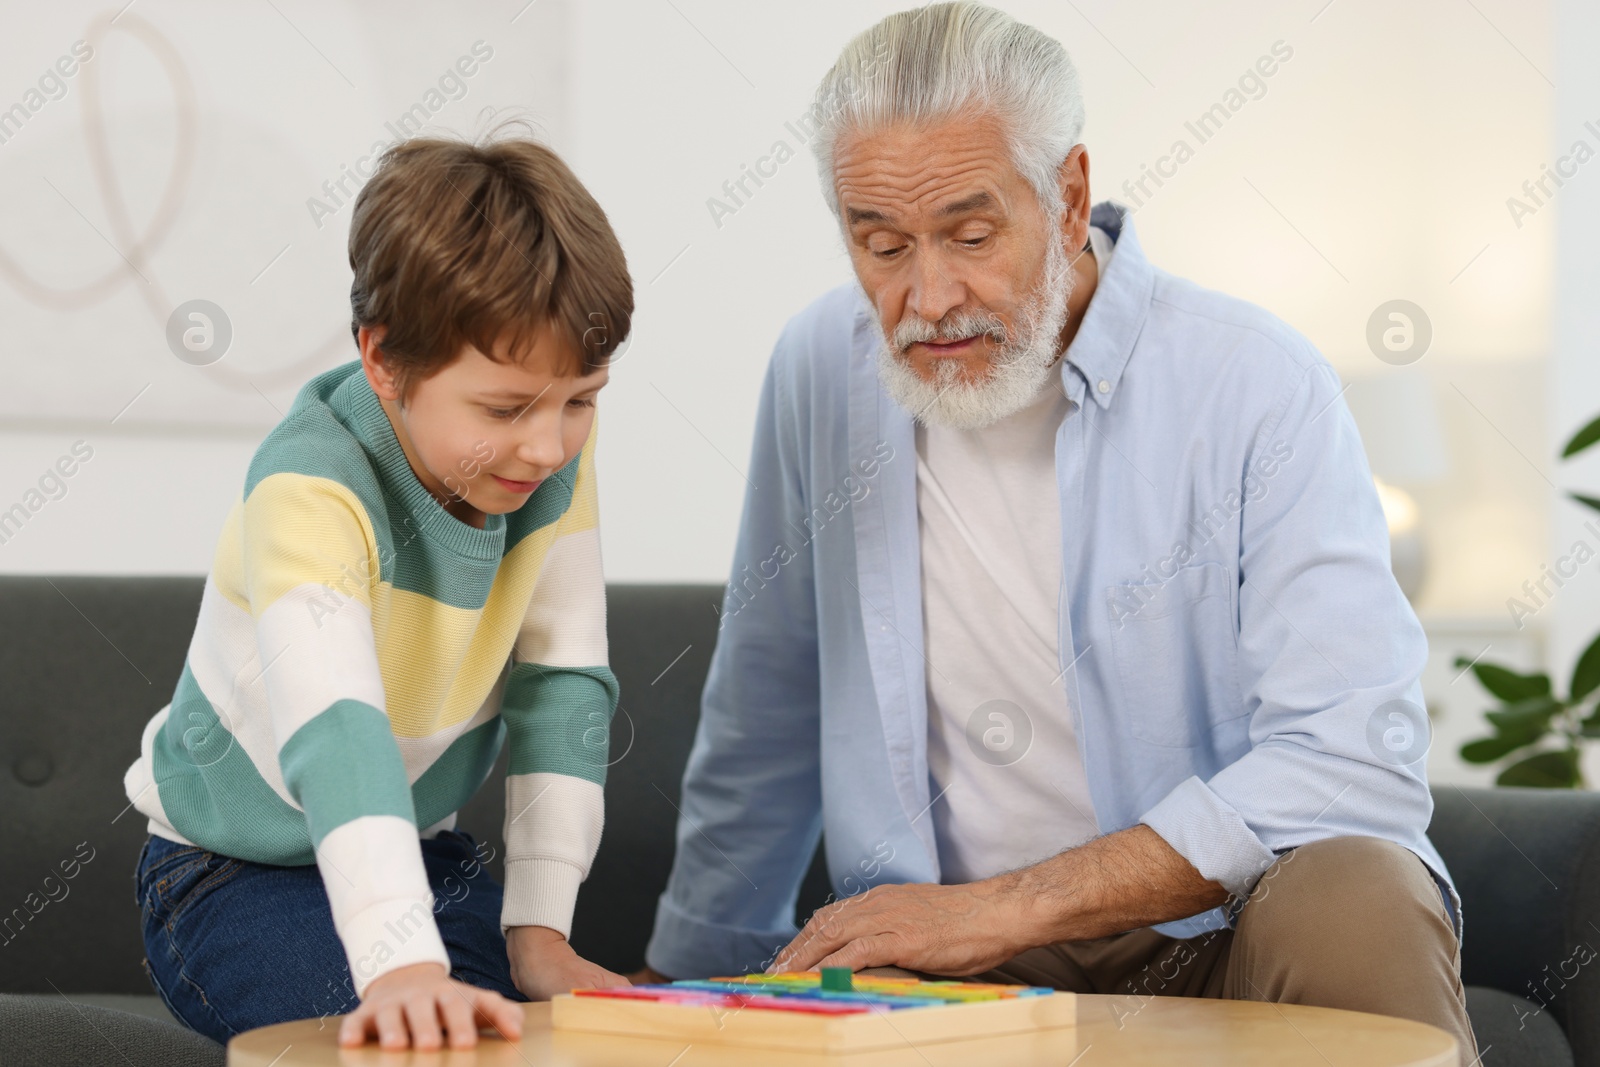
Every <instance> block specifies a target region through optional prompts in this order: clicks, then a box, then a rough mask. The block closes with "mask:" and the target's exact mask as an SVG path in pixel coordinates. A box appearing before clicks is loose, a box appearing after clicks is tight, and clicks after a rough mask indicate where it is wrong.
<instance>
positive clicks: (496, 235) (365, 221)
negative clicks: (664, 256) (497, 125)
mask: <svg viewBox="0 0 1600 1067" xmlns="http://www.w3.org/2000/svg"><path fill="white" fill-rule="evenodd" d="M350 269H351V270H352V271H354V272H355V280H354V281H353V282H352V283H351V285H350V311H351V320H350V332H351V334H352V335H358V334H359V330H360V328H361V327H362V326H369V327H375V326H383V327H385V332H384V335H383V344H382V349H383V354H384V356H385V357H386V359H387V360H388V361H389V363H390V364H391V365H392V366H393V367H394V369H395V371H396V374H397V376H398V379H399V383H400V389H401V398H402V400H403V399H405V398H406V397H407V396H409V394H410V391H411V389H412V388H413V387H414V386H415V385H416V384H417V383H418V382H420V381H423V380H425V379H427V378H428V377H429V376H431V375H432V374H434V373H435V372H437V371H439V370H442V369H443V368H444V367H445V366H447V365H448V364H449V363H451V362H452V361H454V360H455V358H456V356H457V355H458V354H459V353H460V352H461V349H462V347H463V345H467V344H470V345H472V346H473V347H474V348H476V349H478V351H480V352H482V353H483V354H484V355H485V356H487V357H488V358H490V359H493V360H495V361H496V362H506V361H507V360H508V359H511V358H519V357H520V355H521V353H522V351H523V350H524V346H525V345H527V344H530V343H532V341H533V340H534V338H535V336H536V335H537V334H538V332H539V331H540V330H541V329H544V328H545V327H549V328H550V329H551V330H552V331H553V332H554V334H555V335H556V336H557V337H558V338H560V339H562V340H564V341H565V342H566V344H565V345H564V346H563V347H564V348H565V349H567V350H568V359H567V360H565V361H563V362H564V365H563V366H558V367H557V368H556V372H557V373H558V374H562V375H566V374H578V375H585V374H589V373H591V372H593V371H596V370H599V369H600V368H601V367H603V366H605V365H606V362H607V360H609V358H610V356H611V354H612V353H613V352H614V351H615V350H616V348H617V346H618V345H620V344H621V343H622V341H623V340H624V339H625V338H626V337H627V335H628V330H629V327H630V325H631V320H632V317H633V282H632V280H631V279H630V278H629V276H628V264H627V261H626V259H625V258H624V257H623V254H622V246H621V245H620V244H619V243H618V242H617V236H616V234H615V233H613V232H612V230H611V224H610V223H609V222H608V221H607V219H606V215H605V212H604V211H602V210H601V209H600V205H599V204H597V203H595V200H594V197H592V196H590V195H589V191H588V190H587V189H585V188H584V187H583V185H582V183H580V182H579V181H578V179H577V177H576V176H575V175H574V174H573V173H572V171H571V170H569V169H568V168H567V165H566V164H565V163H563V162H562V161H561V159H560V158H559V157H558V156H557V155H556V154H555V153H554V152H552V151H551V150H550V149H548V148H546V147H545V146H544V145H542V144H539V143H538V142H536V141H532V140H528V139H520V138H512V139H499V140H489V141H487V142H485V143H479V144H470V143H467V142H464V141H453V140H445V139H440V138H432V137H419V138H413V139H412V140H408V141H404V142H401V143H400V144H396V145H393V146H391V147H390V148H389V149H388V150H387V151H385V152H384V153H383V156H382V157H381V158H380V159H379V161H378V165H377V169H376V170H375V172H374V173H373V175H372V178H371V179H370V180H369V181H368V182H367V184H366V185H365V186H364V187H363V188H362V190H361V193H360V195H359V196H357V198H356V203H355V209H354V211H353V212H352V217H351V221H350Z"/></svg>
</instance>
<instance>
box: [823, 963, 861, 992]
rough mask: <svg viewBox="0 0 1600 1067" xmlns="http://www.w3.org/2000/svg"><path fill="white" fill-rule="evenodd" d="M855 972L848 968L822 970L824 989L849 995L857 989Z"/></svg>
mask: <svg viewBox="0 0 1600 1067" xmlns="http://www.w3.org/2000/svg"><path fill="white" fill-rule="evenodd" d="M854 978H855V972H854V971H852V970H851V969H850V968H848V967H824V968H822V988H823V989H826V990H829V991H830V992H834V993H848V992H850V990H852V989H854V988H855V985H854V982H853V979H854Z"/></svg>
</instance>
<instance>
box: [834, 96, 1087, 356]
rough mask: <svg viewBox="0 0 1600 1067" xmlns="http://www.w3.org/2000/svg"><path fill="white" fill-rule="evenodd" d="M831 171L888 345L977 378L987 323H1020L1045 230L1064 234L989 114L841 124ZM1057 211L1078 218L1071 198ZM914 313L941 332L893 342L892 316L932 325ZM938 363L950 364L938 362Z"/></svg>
mask: <svg viewBox="0 0 1600 1067" xmlns="http://www.w3.org/2000/svg"><path fill="white" fill-rule="evenodd" d="M834 181H835V188H836V190H837V193H838V198H839V209H840V213H841V216H842V218H843V221H844V224H845V230H846V243H847V244H848V246H849V249H850V256H851V260H852V261H853V264H854V266H855V270H856V275H857V277H858V278H859V279H860V281H861V285H862V288H863V289H864V290H865V291H866V293H867V296H868V297H869V298H870V299H871V300H872V303H873V305H874V306H875V307H876V309H877V313H878V318H879V323H880V325H881V326H882V328H883V331H884V333H885V335H886V336H887V337H888V338H890V349H891V354H892V355H893V356H894V357H895V358H896V359H897V360H899V361H900V362H902V363H904V364H905V365H907V366H909V367H910V368H911V369H912V370H913V371H915V373H916V374H917V376H918V377H920V378H922V379H923V380H924V381H925V382H929V383H933V382H935V381H940V382H944V383H951V382H959V383H960V384H961V385H963V386H969V385H978V384H980V383H982V382H983V381H985V380H986V379H987V378H988V377H989V375H990V372H991V361H992V360H993V359H994V358H995V356H996V354H997V353H998V352H1000V351H1001V348H1002V346H1001V343H1000V340H999V337H998V336H997V335H999V334H1001V332H1002V331H1001V330H998V329H995V326H996V325H997V324H998V325H1001V326H1003V332H1004V336H1005V337H1007V338H1011V339H1014V338H1016V337H1017V336H1018V335H1019V334H1023V333H1025V332H1026V327H1027V326H1028V325H1029V323H1027V322H1023V321H1019V320H1020V319H1026V318H1029V317H1030V316H1029V315H1027V314H1026V312H1027V310H1028V302H1029V301H1030V299H1035V302H1037V301H1036V298H1037V296H1038V290H1039V287H1040V284H1041V281H1042V279H1043V277H1044V274H1045V267H1046V261H1047V253H1048V252H1049V251H1050V242H1056V249H1057V250H1058V251H1057V254H1058V255H1059V254H1060V252H1059V249H1060V247H1061V245H1060V242H1061V241H1062V240H1063V231H1062V229H1061V228H1060V226H1053V225H1052V224H1051V219H1050V218H1049V216H1048V215H1047V214H1046V212H1045V211H1044V209H1043V208H1042V207H1041V206H1040V204H1039V200H1038V197H1037V195H1036V193H1035V192H1034V189H1033V187H1032V186H1031V185H1029V184H1028V182H1027V180H1026V179H1024V178H1023V177H1022V176H1021V175H1020V174H1019V173H1017V171H1016V169H1015V167H1014V166H1013V165H1012V163H1011V155H1010V149H1009V146H1008V144H1007V142H1006V139H1005V136H1004V134H1003V132H1002V130H1001V129H1000V128H999V124H998V123H997V122H994V121H982V120H974V119H972V118H964V119H958V120H953V121H949V122H945V123H941V124H938V125H935V126H930V127H920V128H913V127H905V126H902V127H891V128H888V129H884V130H872V131H866V132H858V133H854V134H850V135H847V136H845V137H843V138H841V139H840V142H839V144H838V146H837V148H836V149H835V155H834ZM1086 202H1087V201H1086V199H1085V203H1086ZM1064 222H1065V225H1066V226H1067V227H1068V228H1070V229H1076V228H1077V227H1078V225H1079V223H1078V221H1077V220H1076V219H1075V217H1074V214H1073V212H1072V211H1070V210H1069V211H1068V213H1067V215H1066V216H1065V219H1064ZM1085 232H1086V231H1085ZM1079 240H1080V241H1081V240H1082V237H1081V236H1080V238H1079ZM1031 317H1032V318H1033V319H1034V320H1035V324H1037V318H1038V317H1037V315H1033V316H1031ZM919 319H920V320H921V322H922V323H931V324H936V325H938V326H939V327H940V329H939V330H938V334H939V336H936V337H933V339H931V340H916V341H913V342H911V343H909V344H906V345H904V346H903V347H902V346H900V345H898V344H896V342H895V331H896V328H897V327H900V328H902V337H904V335H905V334H906V333H910V334H912V335H916V334H918V333H919V332H920V333H921V334H922V335H923V336H927V335H930V334H932V333H933V331H931V330H927V329H922V330H920V331H919V330H918V329H916V328H915V327H917V326H919V325H920V324H919V323H918V322H917V320H919ZM1054 325H1055V328H1056V329H1058V330H1059V328H1060V326H1059V320H1057V321H1056V323H1055V324H1054ZM986 327H987V328H986ZM1049 343H1050V344H1051V346H1052V347H1053V346H1054V338H1051V339H1050V340H1049ZM1052 355H1053V352H1052ZM941 364H944V365H949V366H950V368H951V369H949V370H945V371H944V373H943V374H941V373H940V372H939V368H940V365H941ZM957 370H959V373H956V371H957Z"/></svg>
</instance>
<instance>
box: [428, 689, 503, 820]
mask: <svg viewBox="0 0 1600 1067" xmlns="http://www.w3.org/2000/svg"><path fill="white" fill-rule="evenodd" d="M504 740H505V723H504V722H503V721H502V720H501V719H500V717H499V716H496V717H495V718H493V719H490V720H489V721H488V722H485V723H479V724H478V725H477V726H474V727H473V728H472V729H470V730H468V731H467V732H466V733H464V734H462V735H461V736H460V737H458V738H456V739H455V740H454V741H452V742H450V747H449V748H447V749H445V750H444V751H443V752H441V753H440V754H439V758H438V759H436V760H434V761H433V764H432V765H431V766H429V768H428V769H427V770H425V771H423V772H422V777H421V778H418V779H417V781H416V784H414V785H413V786H412V787H411V796H412V798H413V799H414V800H415V802H416V805H417V825H418V826H432V825H433V824H434V823H436V822H438V821H439V820H440V819H442V818H444V817H445V816H446V815H449V814H450V813H451V812H452V811H460V810H461V809H462V807H464V806H465V805H466V803H467V801H469V800H471V799H472V796H473V794H474V793H476V792H477V791H478V787H479V786H481V785H482V784H483V782H484V779H486V778H488V777H489V772H490V771H492V770H494V761H495V759H496V758H497V757H498V756H499V755H500V745H501V743H502V742H503V741H504Z"/></svg>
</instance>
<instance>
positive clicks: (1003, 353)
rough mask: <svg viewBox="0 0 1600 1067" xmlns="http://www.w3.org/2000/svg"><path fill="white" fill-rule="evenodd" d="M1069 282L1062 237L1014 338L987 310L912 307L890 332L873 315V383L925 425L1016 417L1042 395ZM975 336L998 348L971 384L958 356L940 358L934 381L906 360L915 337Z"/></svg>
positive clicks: (972, 426) (974, 424)
mask: <svg viewBox="0 0 1600 1067" xmlns="http://www.w3.org/2000/svg"><path fill="white" fill-rule="evenodd" d="M1074 281H1075V277H1074V275H1073V273H1072V264H1071V263H1070V262H1069V261H1068V259H1067V254H1066V252H1065V251H1064V250H1063V249H1062V247H1061V242H1060V241H1059V240H1057V241H1051V242H1050V243H1049V249H1048V251H1047V252H1046V253H1045V263H1044V277H1043V278H1042V279H1041V280H1040V282H1039V286H1038V288H1037V289H1035V290H1034V292H1033V293H1032V294H1031V295H1030V296H1029V297H1028V299H1027V301H1026V302H1025V303H1024V304H1023V305H1022V306H1021V307H1020V308H1018V309H1017V329H1016V336H1015V337H1008V336H1007V333H1006V328H1005V324H1004V323H1003V322H1001V320H1000V317H999V316H998V315H996V314H994V313H993V312H991V311H978V310H974V309H963V308H958V309H956V310H954V311H952V312H950V313H949V314H947V315H946V316H945V317H944V318H943V319H940V320H939V322H938V323H937V324H935V323H931V322H929V321H927V320H926V319H924V318H922V317H921V316H919V315H917V314H916V313H915V312H911V313H910V314H908V316H907V317H906V318H905V319H903V320H902V321H901V322H900V324H899V325H897V326H896V327H895V328H894V332H893V334H892V335H891V336H887V337H886V336H885V335H884V332H883V325H882V323H880V322H879V321H878V317H877V316H876V315H873V316H872V321H873V324H874V325H875V326H876V327H877V330H878V338H879V340H880V342H881V344H880V346H879V348H878V380H879V381H880V382H882V383H883V387H884V389H885V390H887V391H888V393H889V396H890V397H892V398H893V399H894V401H895V403H897V404H899V405H900V406H901V407H903V408H905V409H906V410H907V411H909V412H911V413H912V415H913V417H915V418H916V419H917V420H918V421H920V422H922V423H924V424H926V425H929V426H943V427H950V428H952V429H957V430H981V429H983V428H984V427H985V426H992V425H993V424H994V423H997V422H999V421H1000V420H1001V419H1004V418H1006V417H1008V416H1010V415H1014V414H1016V413H1017V412H1018V411H1021V410H1022V409H1023V408H1025V407H1027V406H1028V404H1029V403H1031V402H1032V401H1033V400H1034V398H1035V397H1037V396H1038V395H1039V390H1040V389H1041V388H1042V387H1043V386H1044V382H1045V379H1046V378H1047V377H1048V376H1049V374H1050V369H1051V364H1053V363H1054V362H1055V359H1056V346H1057V344H1059V342H1060V338H1061V329H1062V327H1064V326H1065V325H1066V322H1067V298H1068V297H1069V296H1071V295H1072V287H1073V283H1074ZM869 303H870V301H869ZM979 334H984V335H987V336H988V337H989V338H990V339H991V340H993V341H994V342H995V345H996V348H997V351H996V352H995V354H994V356H993V357H992V358H991V360H990V362H989V373H988V375H987V376H986V377H984V378H983V379H981V380H979V381H976V382H964V381H962V380H961V373H962V364H961V362H960V361H959V360H955V359H943V360H939V361H937V362H936V363H935V364H934V368H935V370H934V380H933V381H931V382H930V381H927V380H925V379H924V378H923V377H922V376H921V375H919V374H918V373H917V372H916V371H915V370H914V369H912V367H911V364H910V362H909V361H908V359H907V357H906V349H907V348H909V347H910V346H911V345H913V344H915V343H917V342H919V341H935V340H944V341H954V340H960V339H962V338H966V337H974V336H977V335H979Z"/></svg>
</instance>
